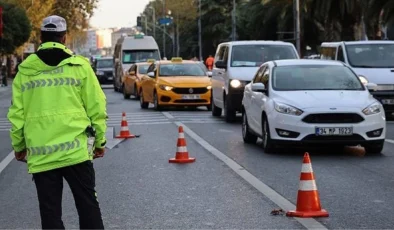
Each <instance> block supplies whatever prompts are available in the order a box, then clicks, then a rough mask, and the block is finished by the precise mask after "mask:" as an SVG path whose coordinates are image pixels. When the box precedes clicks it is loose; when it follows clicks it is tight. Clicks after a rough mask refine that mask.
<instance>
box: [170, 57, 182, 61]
mask: <svg viewBox="0 0 394 230" xmlns="http://www.w3.org/2000/svg"><path fill="white" fill-rule="evenodd" d="M182 61H183V59H182V58H181V57H173V58H171V62H182Z"/></svg>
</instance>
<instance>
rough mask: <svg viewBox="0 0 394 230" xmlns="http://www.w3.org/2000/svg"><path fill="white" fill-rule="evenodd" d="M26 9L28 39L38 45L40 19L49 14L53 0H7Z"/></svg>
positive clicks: (51, 10)
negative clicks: (28, 29) (30, 29)
mask: <svg viewBox="0 0 394 230" xmlns="http://www.w3.org/2000/svg"><path fill="white" fill-rule="evenodd" d="M7 1H8V2H9V3H12V4H16V5H17V6H18V7H20V8H22V9H24V10H25V11H26V14H27V17H28V18H29V20H30V23H31V26H32V31H31V34H30V38H29V41H30V42H31V43H33V44H35V45H36V47H37V46H38V44H39V43H40V26H41V22H42V20H43V19H44V18H45V17H47V16H49V15H51V14H52V12H53V6H54V3H55V0H33V1H32V0H7Z"/></svg>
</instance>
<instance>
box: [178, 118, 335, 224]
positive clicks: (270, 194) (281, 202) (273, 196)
mask: <svg viewBox="0 0 394 230" xmlns="http://www.w3.org/2000/svg"><path fill="white" fill-rule="evenodd" d="M174 123H175V124H176V125H177V126H183V130H184V132H185V133H187V134H188V135H189V136H190V137H191V138H193V139H194V140H195V141H196V142H197V143H199V144H200V145H201V146H202V147H203V148H205V149H206V150H207V151H208V152H210V153H211V154H212V155H214V156H216V157H217V158H218V159H219V160H221V161H223V162H224V163H225V164H226V165H227V166H228V167H229V168H231V169H232V170H233V171H234V172H235V173H237V174H238V175H239V176H240V177H242V178H243V179H244V180H245V181H247V182H248V183H249V184H250V185H252V186H253V187H254V188H256V189H257V190H258V191H259V192H260V193H262V194H263V195H264V196H265V197H267V198H268V199H270V200H271V201H272V202H274V203H275V204H276V205H278V206H279V207H281V208H282V209H283V210H295V209H296V207H295V205H294V204H292V203H291V202H290V201H288V200H287V199H286V198H284V197H283V196H281V195H280V194H279V193H277V192H276V191H275V190H274V189H272V188H271V187H269V186H268V185H266V184H264V183H263V182H262V181H260V180H259V179H257V177H255V176H253V175H252V174H251V173H250V172H248V171H247V170H246V169H245V168H243V167H242V166H241V165H239V164H237V163H236V162H235V161H234V160H232V159H231V158H229V157H227V156H226V155H225V154H224V153H222V152H220V151H219V150H217V149H216V148H215V147H213V146H212V145H210V144H209V143H208V142H207V141H205V140H204V139H203V138H202V137H200V136H199V135H198V134H196V133H195V132H193V131H192V130H191V129H190V128H189V127H187V126H185V125H184V124H183V123H182V122H174ZM294 219H296V220H297V221H298V222H299V223H300V224H302V225H303V226H304V227H305V228H307V229H327V228H326V227H325V226H324V225H322V224H321V223H320V222H318V221H316V220H315V219H313V218H311V219H305V218H294Z"/></svg>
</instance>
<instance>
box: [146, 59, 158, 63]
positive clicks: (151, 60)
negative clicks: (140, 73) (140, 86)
mask: <svg viewBox="0 0 394 230" xmlns="http://www.w3.org/2000/svg"><path fill="white" fill-rule="evenodd" d="M155 61H156V59H148V60H146V62H149V63H153V62H155Z"/></svg>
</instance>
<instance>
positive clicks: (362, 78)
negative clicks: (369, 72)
mask: <svg viewBox="0 0 394 230" xmlns="http://www.w3.org/2000/svg"><path fill="white" fill-rule="evenodd" d="M358 78H360V81H361V83H363V84H364V85H366V84H368V79H367V78H366V77H364V76H363V75H358Z"/></svg>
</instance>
